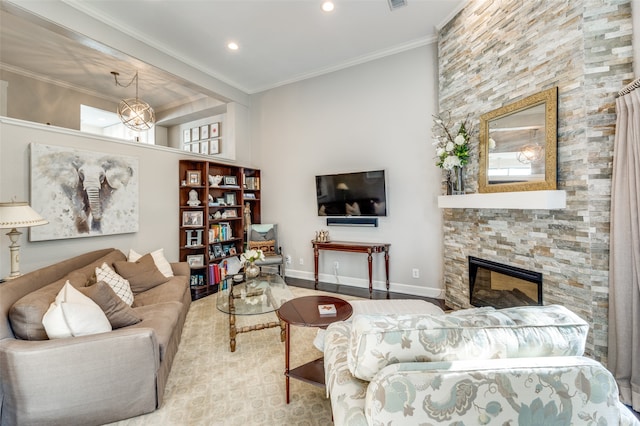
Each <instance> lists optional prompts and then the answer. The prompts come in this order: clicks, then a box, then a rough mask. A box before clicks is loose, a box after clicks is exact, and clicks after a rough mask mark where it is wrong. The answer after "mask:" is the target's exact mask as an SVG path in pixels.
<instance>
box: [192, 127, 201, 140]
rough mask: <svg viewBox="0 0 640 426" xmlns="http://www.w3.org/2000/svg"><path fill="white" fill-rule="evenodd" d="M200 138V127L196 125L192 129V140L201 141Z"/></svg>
mask: <svg viewBox="0 0 640 426" xmlns="http://www.w3.org/2000/svg"><path fill="white" fill-rule="evenodd" d="M199 140H200V127H194V128H192V129H191V141H192V142H195V141H199Z"/></svg>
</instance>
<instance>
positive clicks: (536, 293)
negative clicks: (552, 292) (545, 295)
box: [469, 256, 542, 309]
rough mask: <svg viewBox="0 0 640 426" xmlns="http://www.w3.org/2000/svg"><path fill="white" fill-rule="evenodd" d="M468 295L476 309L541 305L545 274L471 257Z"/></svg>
mask: <svg viewBox="0 0 640 426" xmlns="http://www.w3.org/2000/svg"><path fill="white" fill-rule="evenodd" d="M469 294H470V303H471V305H472V306H477V307H480V306H492V307H494V308H496V309H502V308H510V307H513V306H530V305H542V274H541V273H539V272H534V271H529V270H526V269H522V268H517V267H515V266H511V265H506V264H504V263H498V262H492V261H490V260H486V259H480V258H477V257H474V256H469Z"/></svg>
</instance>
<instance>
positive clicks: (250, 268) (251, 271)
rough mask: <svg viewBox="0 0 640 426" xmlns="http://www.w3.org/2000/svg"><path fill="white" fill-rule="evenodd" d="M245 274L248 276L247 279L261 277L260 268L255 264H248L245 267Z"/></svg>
mask: <svg viewBox="0 0 640 426" xmlns="http://www.w3.org/2000/svg"><path fill="white" fill-rule="evenodd" d="M244 273H245V274H246V275H247V279H249V278H255V277H257V276H258V275H260V267H259V266H257V265H256V264H255V263H253V262H247V264H246V265H245V267H244Z"/></svg>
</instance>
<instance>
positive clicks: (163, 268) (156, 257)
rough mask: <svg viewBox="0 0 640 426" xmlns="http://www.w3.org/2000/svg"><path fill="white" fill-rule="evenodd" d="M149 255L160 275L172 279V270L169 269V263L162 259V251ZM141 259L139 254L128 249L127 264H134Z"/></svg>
mask: <svg viewBox="0 0 640 426" xmlns="http://www.w3.org/2000/svg"><path fill="white" fill-rule="evenodd" d="M149 254H151V257H153V263H155V264H156V267H157V268H158V270H159V271H160V272H162V275H164V276H165V277H173V268H171V263H169V261H168V260H167V259H166V258H165V257H164V249H158V250H155V251H152V252H151V253H149ZM141 257H142V255H141V254H140V253H137V252H136V251H135V250H133V249H130V250H129V256H128V259H127V260H129V262H136V261H138V260H140V258H141Z"/></svg>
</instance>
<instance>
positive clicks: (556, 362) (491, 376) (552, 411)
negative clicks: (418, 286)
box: [324, 306, 640, 426]
mask: <svg viewBox="0 0 640 426" xmlns="http://www.w3.org/2000/svg"><path fill="white" fill-rule="evenodd" d="M356 328H357V331H356ZM587 330H588V325H587V324H586V323H585V322H584V321H583V320H581V319H580V318H579V317H578V316H576V315H575V314H573V313H571V312H570V311H568V310H567V309H565V308H563V307H560V306H545V307H521V308H509V309H503V310H494V309H491V308H480V309H468V310H463V311H457V312H454V313H451V314H446V315H427V314H424V315H391V316H386V317H385V316H383V315H357V316H356V317H354V318H353V321H351V322H337V323H334V324H331V325H330V326H329V327H328V328H327V331H326V334H325V340H324V366H325V382H326V386H327V394H328V396H329V397H330V398H331V406H332V410H333V419H334V424H335V425H336V426H343V425H347V426H360V425H362V426H364V425H376V426H378V425H381V426H382V425H385V426H387V425H403V426H404V425H414V424H415V425H424V426H428V425H435V424H446V425H455V426H463V425H482V424H490V425H503V424H506V425H516V424H519V425H530V424H545V425H546V424H574V425H578V424H580V425H582V424H584V425H587V424H593V425H603V426H604V425H614V424H616V425H617V424H620V425H634V426H640V422H638V421H637V419H636V418H635V417H634V416H633V415H631V414H630V412H629V410H628V409H627V408H625V407H624V406H623V405H622V404H621V403H620V402H619V400H618V389H617V386H616V384H615V381H614V380H613V377H612V376H611V374H610V373H609V372H608V371H607V370H606V369H605V368H604V367H603V366H602V365H600V364H599V363H597V362H596V361H593V360H590V359H588V358H584V357H581V356H580V355H582V353H583V351H584V344H585V340H586V333H587ZM354 346H356V347H355V348H354ZM492 358H499V359H492ZM360 363H362V364H363V365H360ZM352 368H353V371H359V372H361V373H362V374H363V377H371V379H360V378H358V377H355V376H354V374H353V373H352Z"/></svg>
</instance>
